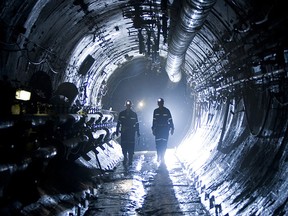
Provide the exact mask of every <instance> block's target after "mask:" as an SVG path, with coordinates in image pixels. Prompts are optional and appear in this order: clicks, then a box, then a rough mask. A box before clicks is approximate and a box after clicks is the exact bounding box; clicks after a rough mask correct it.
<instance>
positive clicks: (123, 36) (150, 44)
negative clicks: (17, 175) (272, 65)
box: [1, 0, 287, 105]
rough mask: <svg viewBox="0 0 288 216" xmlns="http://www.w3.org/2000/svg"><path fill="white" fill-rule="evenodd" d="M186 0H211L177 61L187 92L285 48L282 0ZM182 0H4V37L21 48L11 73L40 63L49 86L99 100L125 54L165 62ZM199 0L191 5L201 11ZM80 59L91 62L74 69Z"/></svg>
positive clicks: (247, 73)
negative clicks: (68, 86) (73, 88)
mask: <svg viewBox="0 0 288 216" xmlns="http://www.w3.org/2000/svg"><path fill="white" fill-rule="evenodd" d="M187 2H188V4H186V7H187V5H190V6H191V5H193V4H195V5H196V6H199V5H201V4H202V5H204V6H203V8H205V4H206V3H207V2H208V3H213V7H212V8H211V9H210V10H209V13H208V14H207V17H205V20H204V22H203V24H201V25H200V26H198V27H197V29H193V30H194V35H193V38H192V39H193V40H192V41H191V43H189V44H188V47H186V48H185V50H187V52H186V55H185V60H184V61H183V62H181V63H182V66H181V69H179V70H181V73H182V75H184V76H183V77H184V78H185V79H186V80H187V85H188V86H189V87H191V93H192V94H194V93H195V92H196V93H198V94H200V96H202V98H207V97H209V96H211V94H212V93H215V91H216V90H218V91H219V92H220V94H222V95H223V94H224V95H225V91H226V90H229V91H231V90H235V89H237V85H236V84H235V83H236V82H239V83H241V80H243V79H248V78H249V77H253V76H254V72H255V70H254V69H255V68H256V67H257V66H260V65H261V64H262V63H263V62H264V63H265V61H266V60H267V58H269V56H270V57H271V58H274V57H275V54H276V53H277V52H279V51H280V52H281V51H282V52H283V51H285V48H286V40H287V39H286V38H287V33H285V32H286V31H285V26H286V24H287V16H286V15H285V11H284V8H285V7H284V3H283V1H273V2H271V1H258V0H254V1H244V0H242V1H226V0H218V1H216V2H215V4H214V1H211V0H210V1H209V0H207V1H187ZM192 2H194V3H193V4H192ZM195 5H194V6H195ZM196 6H195V7H196ZM183 7H185V4H184V1H180V0H178V1H177V0H175V1H164V0H163V1H161V0H141V1H140V0H139V1H137V0H129V1H128V0H127V1H125V0H121V1H120V0H119V1H118V0H111V1H107V0H105V1H104V0H103V1H100V0H98V1H92V0H71V1H70V0H64V1H44V0H39V1H2V3H1V14H2V15H1V26H2V29H7V28H8V29H11V30H12V31H7V32H4V34H1V41H2V45H4V47H5V49H6V50H11V51H12V50H14V51H15V50H18V51H19V50H20V52H15V53H14V56H13V58H15V57H17V59H18V62H17V64H12V65H11V66H10V69H11V71H9V73H14V76H15V77H19V78H20V80H25V78H26V77H29V74H32V73H33V72H34V71H35V70H36V69H39V68H41V69H42V70H44V71H48V72H49V73H51V74H52V76H53V85H54V88H56V87H57V86H58V85H59V84H60V83H61V82H65V81H66V82H72V83H74V84H76V85H77V86H78V87H79V89H83V86H84V87H85V94H86V95H85V97H88V98H89V99H88V100H85V102H83V103H87V104H90V105H91V104H92V105H97V104H99V103H101V98H102V92H103V85H105V83H106V81H107V80H108V79H109V77H110V76H111V74H112V73H113V72H114V71H115V69H117V68H121V66H122V65H123V64H124V63H125V62H127V61H132V60H133V59H135V58H139V57H143V58H146V59H148V60H150V61H151V65H152V66H153V67H158V68H164V67H165V61H161V58H163V59H164V60H165V58H166V57H167V53H168V47H169V45H171V44H169V43H170V42H171V38H173V34H175V31H174V30H175V27H176V26H177V25H179V16H180V14H181V8H183ZM191 8H192V9H191ZM191 8H189V9H190V10H192V11H193V10H196V9H195V8H193V6H191ZM203 8H201V7H199V8H197V11H196V12H199V11H200V15H201V10H203V11H204V9H203ZM195 14H196V13H195ZM196 15H197V14H196ZM196 15H195V16H196ZM11 16H12V17H13V19H11ZM197 16H199V14H198V15H197ZM196 19H197V17H196ZM194 21H195V20H194ZM189 25H194V24H193V23H190V24H189ZM185 36H186V35H185ZM183 37H184V35H183ZM276 38H277V40H276ZM87 56H88V57H90V61H87ZM91 57H92V58H91ZM11 59H12V57H11ZM11 59H8V60H7V61H9V60H10V61H11ZM85 60H86V62H85ZM88 60H89V59H88ZM83 62H84V63H85V64H86V63H87V62H88V63H89V64H90V65H89V67H86V68H85V67H84V71H82V72H79V70H80V68H81V66H83V65H82V64H83ZM3 63H4V61H3V62H2V64H3ZM264 63H263V64H264ZM31 65H32V66H31ZM90 66H91V67H90ZM19 71H26V73H19ZM6 73H7V72H6ZM27 75H28V76H27ZM21 76H22V77H21ZM26 79H27V78H26ZM239 80H240V81H239ZM112 86H113V85H112ZM112 86H110V87H112ZM231 86H233V87H232V88H231ZM81 87H82V88H81ZM228 88H229V89H228ZM95 95H97V97H96V96H95ZM224 97H225V96H224ZM83 101H84V100H83Z"/></svg>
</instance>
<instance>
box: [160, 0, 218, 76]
mask: <svg viewBox="0 0 288 216" xmlns="http://www.w3.org/2000/svg"><path fill="white" fill-rule="evenodd" d="M215 3H216V0H185V1H184V4H183V7H182V9H181V13H180V18H179V19H180V20H179V24H178V25H176V27H175V30H174V31H173V36H172V39H171V41H170V43H169V48H168V55H167V60H166V66H165V70H166V72H167V74H168V76H169V79H170V80H171V81H172V82H179V81H180V80H181V77H182V75H181V70H180V67H181V65H182V63H183V60H184V57H185V53H186V51H187V49H188V47H189V45H190V43H191V42H192V40H193V38H194V36H195V35H196V33H197V31H198V30H199V29H200V28H201V26H202V25H203V23H204V21H205V19H206V17H207V15H208V13H209V11H210V10H211V8H212V7H213V5H214V4H215Z"/></svg>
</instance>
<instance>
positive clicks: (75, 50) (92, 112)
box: [0, 0, 288, 216]
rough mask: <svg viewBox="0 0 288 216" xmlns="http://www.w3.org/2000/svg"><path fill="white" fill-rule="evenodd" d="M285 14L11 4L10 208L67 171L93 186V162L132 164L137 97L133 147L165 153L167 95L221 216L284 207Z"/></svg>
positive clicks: (1, 169)
mask: <svg viewBox="0 0 288 216" xmlns="http://www.w3.org/2000/svg"><path fill="white" fill-rule="evenodd" d="M286 10H287V7H286V5H285V2H284V1H281V0H275V1H268V0H262V1H260V0H234V1H231V0H94V1H92V0H61V1H52V0H9V1H8V0H2V1H1V2H0V11H1V15H0V17H1V19H0V26H1V34H0V53H1V54H0V55H1V59H0V67H1V71H0V73H1V84H0V89H1V91H0V115H1V123H0V136H1V142H0V143H1V144H0V155H1V157H0V183H1V184H0V200H1V206H0V209H1V211H0V212H1V214H3V215H4V214H5V213H7V215H13V214H12V212H18V213H21V212H22V214H23V211H22V210H23V209H25V207H26V206H28V205H30V204H31V203H33V202H37V201H39V199H41V197H42V198H43V197H44V196H48V195H47V193H46V192H45V191H47V188H45V187H44V186H43V184H44V183H43V182H45V184H46V185H47V184H48V185H53V184H54V186H55V185H56V186H55V188H56V189H55V188H54V189H51V188H50V191H51V190H52V191H54V192H55V191H57V190H59V188H60V189H62V190H61V194H64V193H65V190H66V189H67V188H66V187H67V185H65V184H63V183H62V184H61V183H60V178H61V177H63V176H64V177H65V179H66V181H68V180H69V179H70V180H71V181H75V182H76V181H79V182H81V181H82V182H89V175H90V174H91V172H92V171H93V178H94V182H93V184H101V182H102V181H103V180H102V179H101V178H102V176H103V172H104V173H105V172H113V170H114V169H115V167H117V166H118V164H119V162H121V160H122V156H121V147H120V144H119V140H118V139H117V138H115V127H116V121H117V115H118V113H119V111H121V110H122V109H123V108H124V102H125V100H126V99H131V100H132V101H133V103H134V105H133V108H134V109H135V110H136V111H137V112H138V113H139V119H140V120H139V123H140V127H141V143H140V145H138V146H137V147H136V148H137V149H136V150H139V151H150V150H154V145H155V144H154V137H153V135H152V133H151V121H152V112H153V109H154V108H156V106H157V103H156V101H157V98H159V97H162V98H165V105H166V106H167V107H168V108H169V109H170V110H171V112H172V115H173V118H174V121H175V134H174V135H173V136H171V137H170V138H169V146H170V148H171V149H174V152H175V154H176V155H177V158H178V159H179V161H180V162H181V164H182V166H183V170H184V171H183V172H185V173H186V174H187V176H188V178H189V179H190V180H191V182H192V183H193V185H194V186H195V188H196V190H197V191H198V193H199V197H200V200H201V203H203V205H204V206H205V207H206V208H207V209H208V211H209V213H210V214H211V215H225V216H228V215H229V216H231V215H245V216H246V215H261V216H262V215H269V216H270V215H275V216H276V215H277V216H278V215H287V211H288V203H287V201H288V178H287V177H288V173H287V170H288V169H287V166H288V164H287V163H288V157H287V150H288V149H287V141H288V140H287V126H288V121H287V114H288V110H287V105H288V97H287V86H288V85H287V84H288V83H287V81H288V80H287V63H288V43H287V42H288V32H287V25H288V19H287V18H288V15H287V11H286ZM140 105H141V106H140ZM167 160H168V161H169V158H168V159H167ZM75 164H77V166H76V165H75ZM60 166H63V167H65V170H62V171H61V169H58V168H59V167H60ZM83 167H84V168H85V169H81V168H83ZM97 172H98V174H97V175H96V174H95V173H97ZM55 176H56V177H57V178H58V179H57V178H56V177H55ZM95 176H96V177H95ZM95 178H96V179H95ZM75 187H76V186H75ZM91 187H92V188H93V185H92V186H91ZM81 190H84V189H83V188H82V187H79V188H75V191H81ZM63 191H64V192H63ZM55 193H56V192H55ZM87 193H88V195H89V196H92V195H95V193H96V192H95V191H94V190H93V189H92V190H90V191H89V192H87V191H86V195H87ZM75 194H76V195H77V193H75ZM75 194H74V197H76V195H75ZM59 199H60V198H59ZM75 200H77V199H74V204H75V206H79V205H80V204H81V205H82V206H85V202H84V204H83V200H81V199H79V202H78V203H77V201H75ZM87 200H88V198H87V199H85V201H87ZM46 201H47V200H46ZM54 201H55V200H54ZM50 204H51V203H50ZM54 204H55V203H54ZM56 204H57V203H56ZM51 205H52V204H51ZM63 208H64V207H63ZM23 215H25V214H23ZM43 215H44V214H43ZM46 215H49V214H46ZM50 215H51V214H50ZM75 215H76V213H75ZM78 215H80V213H78ZM155 215H156V214H155Z"/></svg>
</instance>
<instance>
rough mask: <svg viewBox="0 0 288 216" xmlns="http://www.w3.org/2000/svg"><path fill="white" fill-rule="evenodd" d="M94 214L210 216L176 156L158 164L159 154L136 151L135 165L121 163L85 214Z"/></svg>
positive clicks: (86, 215) (90, 215)
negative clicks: (157, 156) (157, 155)
mask: <svg viewBox="0 0 288 216" xmlns="http://www.w3.org/2000/svg"><path fill="white" fill-rule="evenodd" d="M84 215H85V216H92V215H103V216H104V215H105V216H108V215H111V216H114V215H119V216H120V215H121V216H130V215H135V216H136V215H139V216H140V215H145V216H146V215H147V216H148V215H149V216H158V215H159V216H160V215H161V216H162V215H173V216H177V215H205V216H206V215H209V213H208V211H207V210H206V209H205V207H204V206H203V205H202V204H201V201H200V197H199V195H198V192H197V191H196V189H195V188H194V187H193V185H192V183H191V182H189V179H188V178H187V177H186V174H185V172H183V170H182V167H181V163H179V161H178V160H177V158H176V157H175V156H174V154H173V150H169V151H167V153H166V157H165V164H158V163H157V161H156V153H155V152H153V151H152V152H136V153H135V155H134V161H133V164H132V165H131V166H128V167H127V166H124V165H123V164H122V163H121V164H119V165H118V166H117V167H116V169H115V170H114V171H113V172H111V173H110V174H109V175H108V176H107V178H106V179H104V180H103V184H101V186H100V187H99V188H98V193H97V198H96V199H95V201H94V202H91V203H90V204H89V208H88V209H87V211H86V212H85V214H84Z"/></svg>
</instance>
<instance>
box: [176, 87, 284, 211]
mask: <svg viewBox="0 0 288 216" xmlns="http://www.w3.org/2000/svg"><path fill="white" fill-rule="evenodd" d="M197 110H198V112H197ZM199 110H201V111H200V112H199ZM194 115H195V116H196V118H194V119H195V122H194V125H195V128H194V131H192V133H191V134H190V135H189V136H188V137H186V140H185V141H183V144H182V145H181V146H180V147H179V148H178V149H177V151H178V157H179V159H180V160H181V161H182V162H183V165H184V166H185V169H186V170H187V173H188V175H189V176H190V178H191V179H192V180H193V182H194V183H195V186H196V188H197V189H198V192H199V193H200V196H201V199H202V202H203V203H204V204H205V205H206V207H207V209H209V210H210V212H211V214H212V215H284V214H285V212H286V209H287V187H288V180H287V121H286V119H287V107H286V105H285V104H284V103H281V101H279V98H278V97H277V95H276V94H271V92H270V93H267V91H262V92H260V91H257V89H256V88H254V89H252V90H251V89H250V90H246V91H243V94H242V95H241V96H240V97H237V98H231V99H228V100H227V101H226V102H225V103H223V104H218V105H214V106H213V105H211V104H205V103H204V104H196V105H195V112H194ZM187 149H189V151H188V150H187Z"/></svg>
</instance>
